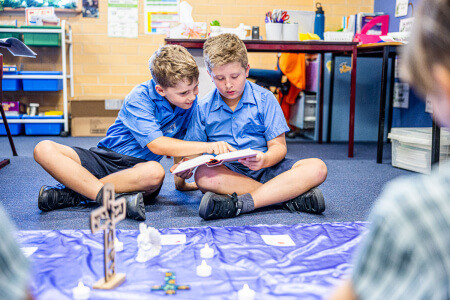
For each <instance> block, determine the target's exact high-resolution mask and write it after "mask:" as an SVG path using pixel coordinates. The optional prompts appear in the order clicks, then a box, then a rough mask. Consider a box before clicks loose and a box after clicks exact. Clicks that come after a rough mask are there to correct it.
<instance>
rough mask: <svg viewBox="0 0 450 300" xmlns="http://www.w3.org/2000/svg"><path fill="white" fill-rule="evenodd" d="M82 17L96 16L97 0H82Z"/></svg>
mask: <svg viewBox="0 0 450 300" xmlns="http://www.w3.org/2000/svg"><path fill="white" fill-rule="evenodd" d="M82 11H83V18H98V0H83V9H82Z"/></svg>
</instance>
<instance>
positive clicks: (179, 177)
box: [170, 157, 198, 191]
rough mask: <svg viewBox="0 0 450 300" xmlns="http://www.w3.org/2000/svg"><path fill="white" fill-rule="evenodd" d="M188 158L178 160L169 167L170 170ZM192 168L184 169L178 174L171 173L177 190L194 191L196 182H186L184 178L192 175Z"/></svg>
mask: <svg viewBox="0 0 450 300" xmlns="http://www.w3.org/2000/svg"><path fill="white" fill-rule="evenodd" d="M187 160H189V158H188V157H185V158H183V159H182V160H181V161H180V162H178V163H176V164H174V165H173V166H172V167H171V168H170V172H173V171H174V170H175V169H176V168H177V167H178V165H179V164H180V163H182V162H184V161H187ZM192 170H193V169H189V170H186V171H183V172H181V173H178V174H176V175H175V174H174V175H173V179H174V181H175V188H176V189H177V190H179V191H194V190H197V189H198V187H197V184H196V183H195V182H186V179H189V178H191V177H192V174H193V172H192Z"/></svg>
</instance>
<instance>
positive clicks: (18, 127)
mask: <svg viewBox="0 0 450 300" xmlns="http://www.w3.org/2000/svg"><path fill="white" fill-rule="evenodd" d="M20 118H21V116H20V115H18V116H6V119H7V120H13V119H16V120H17V119H20ZM0 120H2V121H3V119H2V117H1V116H0ZM8 126H9V131H10V132H11V135H19V134H22V133H23V123H11V122H8ZM0 135H6V128H5V124H4V123H0Z"/></svg>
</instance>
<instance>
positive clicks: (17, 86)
mask: <svg viewBox="0 0 450 300" xmlns="http://www.w3.org/2000/svg"><path fill="white" fill-rule="evenodd" d="M18 74H19V72H3V76H5V75H18ZM2 88H3V90H4V91H20V90H21V89H22V79H4V78H3V79H2Z"/></svg>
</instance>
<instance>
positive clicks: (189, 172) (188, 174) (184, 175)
mask: <svg viewBox="0 0 450 300" xmlns="http://www.w3.org/2000/svg"><path fill="white" fill-rule="evenodd" d="M187 160H189V158H188V157H185V158H183V159H182V160H181V161H180V162H178V163H176V164H174V165H173V166H172V167H171V168H170V172H171V173H172V172H173V171H175V169H176V168H177V167H178V166H179V165H180V164H181V163H182V162H185V161H187ZM193 170H194V169H189V170H186V171H183V172H181V173H178V174H176V175H175V174H174V176H176V177H181V178H182V179H189V178H191V177H192V174H194V173H193V172H192V171H193Z"/></svg>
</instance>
